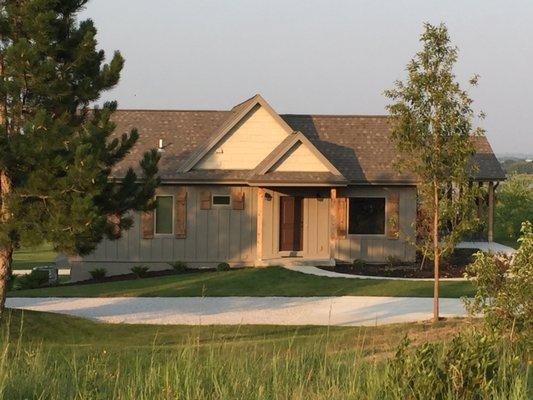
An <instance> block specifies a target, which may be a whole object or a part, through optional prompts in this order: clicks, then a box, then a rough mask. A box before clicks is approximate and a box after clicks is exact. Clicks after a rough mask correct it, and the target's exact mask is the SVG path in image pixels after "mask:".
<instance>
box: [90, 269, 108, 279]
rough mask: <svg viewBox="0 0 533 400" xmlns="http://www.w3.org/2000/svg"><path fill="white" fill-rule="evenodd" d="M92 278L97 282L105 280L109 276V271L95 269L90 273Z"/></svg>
mask: <svg viewBox="0 0 533 400" xmlns="http://www.w3.org/2000/svg"><path fill="white" fill-rule="evenodd" d="M89 274H91V276H92V278H93V279H94V280H97V281H101V280H103V279H104V278H105V277H106V275H107V269H105V268H95V269H92V270H90V271H89Z"/></svg>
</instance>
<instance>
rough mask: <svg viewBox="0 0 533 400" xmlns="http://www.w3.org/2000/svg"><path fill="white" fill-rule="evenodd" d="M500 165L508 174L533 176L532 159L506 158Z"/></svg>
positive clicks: (501, 160)
mask: <svg viewBox="0 0 533 400" xmlns="http://www.w3.org/2000/svg"><path fill="white" fill-rule="evenodd" d="M500 164H501V166H502V168H503V170H504V171H505V173H506V174H512V173H517V174H533V160H532V159H517V158H505V159H500Z"/></svg>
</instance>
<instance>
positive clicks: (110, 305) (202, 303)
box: [6, 296, 466, 326]
mask: <svg viewBox="0 0 533 400" xmlns="http://www.w3.org/2000/svg"><path fill="white" fill-rule="evenodd" d="M432 304H433V299H431V298H412V297H363V296H361V297H359V296H342V297H179V298H178V297H167V298H163V297H151V298H150V297H144V298H140V297H108V298H102V297H100V298H8V299H7V302H6V306H7V307H10V308H19V309H26V310H35V311H48V312H55V313H60V314H68V315H75V316H79V317H86V318H90V319H94V320H98V321H102V322H111V323H128V324H176V325H248V324H254V325H255V324H257V325H343V326H372V325H382V324H390V323H398V322H415V321H424V320H429V319H430V318H431V313H432ZM440 306H441V314H442V316H443V317H460V316H465V315H466V313H465V310H464V307H463V304H462V302H461V300H460V299H441V303H440Z"/></svg>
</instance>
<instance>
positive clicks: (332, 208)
mask: <svg viewBox="0 0 533 400" xmlns="http://www.w3.org/2000/svg"><path fill="white" fill-rule="evenodd" d="M336 206H337V189H336V188H331V190H330V204H329V220H330V224H329V225H330V226H329V257H330V258H331V259H334V258H335V244H336V243H335V241H336V239H337V213H336V208H337V207H336Z"/></svg>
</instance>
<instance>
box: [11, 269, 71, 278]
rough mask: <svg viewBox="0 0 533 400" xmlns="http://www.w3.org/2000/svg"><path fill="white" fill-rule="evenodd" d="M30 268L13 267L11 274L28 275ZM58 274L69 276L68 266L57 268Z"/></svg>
mask: <svg viewBox="0 0 533 400" xmlns="http://www.w3.org/2000/svg"><path fill="white" fill-rule="evenodd" d="M31 271H32V270H31V269H14V270H13V275H28V274H31ZM57 273H58V275H59V276H69V275H70V268H59V269H58V270H57Z"/></svg>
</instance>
